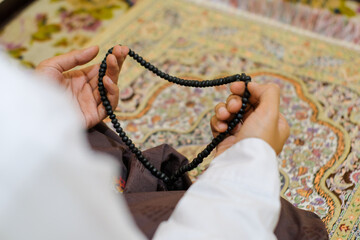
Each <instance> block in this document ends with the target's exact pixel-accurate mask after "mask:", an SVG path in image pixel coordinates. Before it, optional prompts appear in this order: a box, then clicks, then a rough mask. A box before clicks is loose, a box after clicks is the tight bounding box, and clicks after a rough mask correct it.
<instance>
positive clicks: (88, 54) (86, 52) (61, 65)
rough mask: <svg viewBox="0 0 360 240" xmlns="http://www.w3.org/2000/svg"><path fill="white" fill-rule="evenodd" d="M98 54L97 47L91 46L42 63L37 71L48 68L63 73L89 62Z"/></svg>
mask: <svg viewBox="0 0 360 240" xmlns="http://www.w3.org/2000/svg"><path fill="white" fill-rule="evenodd" d="M98 52H99V47H98V46H92V47H89V48H85V49H81V50H74V51H71V52H68V53H65V54H62V55H59V56H56V57H53V58H49V59H46V60H44V61H42V62H41V63H40V64H39V65H38V67H37V70H41V69H42V68H49V67H50V68H55V69H56V70H58V71H59V72H65V71H68V70H70V69H72V68H74V67H76V66H79V65H83V64H86V63H88V62H90V61H91V60H93V59H94V58H95V57H96V55H97V54H98Z"/></svg>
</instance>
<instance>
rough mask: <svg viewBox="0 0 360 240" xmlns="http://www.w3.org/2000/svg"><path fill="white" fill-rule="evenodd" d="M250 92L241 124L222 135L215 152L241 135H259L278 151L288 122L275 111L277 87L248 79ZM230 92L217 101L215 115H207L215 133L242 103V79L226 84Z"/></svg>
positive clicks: (276, 107) (227, 146)
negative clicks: (223, 98)
mask: <svg viewBox="0 0 360 240" xmlns="http://www.w3.org/2000/svg"><path fill="white" fill-rule="evenodd" d="M248 90H249V92H250V94H251V96H250V98H249V105H250V106H251V107H250V108H248V110H247V112H246V113H245V114H244V119H243V121H244V122H243V124H241V123H239V124H238V125H237V126H236V128H235V129H234V130H233V131H232V134H231V135H230V136H229V137H227V138H226V139H224V141H222V142H221V143H220V144H219V145H218V148H217V152H216V155H219V154H220V153H222V152H223V151H225V150H226V149H228V148H229V147H231V146H232V145H234V144H235V143H237V142H238V141H240V140H242V139H245V138H260V139H262V140H264V141H265V142H267V143H268V144H269V145H270V146H271V147H272V148H273V149H274V150H275V152H276V154H279V153H280V152H281V150H282V148H283V146H284V144H285V142H286V139H287V138H288V137H289V134H290V129H289V125H288V123H287V121H286V119H285V118H284V116H283V115H282V114H280V112H279V105H280V89H279V87H278V86H277V85H275V84H258V83H253V82H251V83H249V84H248ZM230 91H231V92H232V93H233V94H232V95H230V96H229V97H228V98H227V101H226V103H219V104H218V105H216V107H215V116H213V117H212V119H211V129H212V131H213V135H214V136H216V135H217V134H219V133H221V132H225V131H226V129H227V127H228V125H227V123H228V122H229V121H230V120H231V119H232V118H233V116H234V114H236V113H237V112H238V111H239V110H240V108H241V105H242V101H241V96H242V95H243V94H244V91H245V84H244V83H243V82H235V83H233V84H232V85H231V86H230Z"/></svg>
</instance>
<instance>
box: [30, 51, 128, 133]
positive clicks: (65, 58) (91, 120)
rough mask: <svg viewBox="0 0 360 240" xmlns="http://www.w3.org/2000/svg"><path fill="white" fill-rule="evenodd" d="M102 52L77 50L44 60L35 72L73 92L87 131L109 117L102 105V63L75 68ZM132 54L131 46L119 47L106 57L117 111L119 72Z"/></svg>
mask: <svg viewBox="0 0 360 240" xmlns="http://www.w3.org/2000/svg"><path fill="white" fill-rule="evenodd" d="M98 52H99V47H98V46H93V47H89V48H86V49H82V50H74V51H71V52H69V53H66V54H63V55H60V56H56V57H53V58H49V59H47V60H44V61H42V62H41V63H40V64H39V65H38V66H37V68H36V70H35V71H36V72H37V73H39V74H40V75H43V76H46V77H49V78H53V79H55V80H57V81H58V82H59V83H60V84H61V85H63V86H65V87H66V88H67V89H69V90H70V91H71V92H72V94H73V96H74V97H75V98H76V100H77V102H78V103H79V106H80V109H81V111H82V113H83V116H84V119H85V123H86V127H87V128H90V127H93V126H95V125H96V124H98V123H99V122H101V121H102V120H103V119H104V118H105V117H106V110H105V108H104V106H103V105H102V102H101V99H100V93H99V90H98V73H99V68H100V64H94V65H91V66H89V67H85V68H82V69H77V70H71V69H72V68H74V67H77V66H80V65H83V64H86V63H88V62H90V61H91V60H93V59H94V58H95V57H96V55H97V54H98ZM128 52H129V49H128V48H127V47H122V46H115V47H114V49H113V52H112V54H109V55H108V57H107V58H106V64H107V70H106V75H105V76H104V78H103V82H104V86H105V89H106V91H107V97H108V99H109V102H110V104H111V106H112V107H113V110H114V109H115V107H116V106H117V103H118V99H119V89H118V86H117V81H118V77H119V73H120V70H121V66H122V64H123V62H124V60H125V58H126V56H127V54H128ZM68 70H71V71H68Z"/></svg>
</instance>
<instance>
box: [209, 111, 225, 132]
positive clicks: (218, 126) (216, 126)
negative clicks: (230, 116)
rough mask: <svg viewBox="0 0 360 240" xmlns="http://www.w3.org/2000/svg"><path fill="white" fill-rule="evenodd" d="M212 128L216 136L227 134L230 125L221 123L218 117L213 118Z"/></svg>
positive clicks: (211, 121)
mask: <svg viewBox="0 0 360 240" xmlns="http://www.w3.org/2000/svg"><path fill="white" fill-rule="evenodd" d="M210 127H211V131H212V133H213V135H214V136H216V135H217V134H218V133H221V132H225V131H226V130H227V127H228V125H227V123H226V122H223V121H220V120H218V119H217V118H216V116H213V117H212V118H211V120H210Z"/></svg>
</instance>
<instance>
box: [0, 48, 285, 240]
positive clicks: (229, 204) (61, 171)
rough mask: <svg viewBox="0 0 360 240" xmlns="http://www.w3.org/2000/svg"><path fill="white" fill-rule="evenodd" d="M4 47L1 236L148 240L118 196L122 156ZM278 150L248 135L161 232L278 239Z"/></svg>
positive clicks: (0, 61)
mask: <svg viewBox="0 0 360 240" xmlns="http://www.w3.org/2000/svg"><path fill="white" fill-rule="evenodd" d="M14 65H16V64H15V63H14V62H12V61H11V60H9V59H8V58H6V57H5V56H3V55H0V72H1V81H0V83H1V88H0V89H1V91H0V110H1V118H0V239H2V240H12V239H16V240H18V239H19V240H20V239H27V240H32V239H34V240H57V239H76V240H80V239H81V240H82V239H84V240H85V239H86V240H92V239H102V240H105V239H106V240H110V239H116V240H119V239H131V240H136V239H145V236H144V235H143V234H142V233H141V231H140V230H139V229H138V228H137V226H136V225H135V223H134V221H133V219H132V218H131V215H130V212H129V210H128V209H127V206H126V203H125V201H124V199H123V197H122V195H121V194H118V193H116V192H115V191H114V190H113V189H114V188H113V186H112V184H113V182H112V178H113V177H114V176H116V170H117V169H118V167H119V166H118V165H117V162H116V161H114V160H113V159H112V158H111V157H110V156H107V155H104V154H99V153H95V152H94V151H92V150H91V149H90V147H89V144H88V143H87V139H86V136H85V133H84V131H83V123H82V117H81V114H80V111H79V110H78V109H77V107H76V104H74V102H73V101H72V99H71V97H70V95H69V93H66V92H65V91H64V90H63V89H62V88H61V87H59V86H58V85H57V84H54V83H53V82H52V81H51V80H47V81H45V80H43V79H41V80H40V79H37V78H35V77H34V76H33V74H32V72H30V71H25V70H23V69H20V68H19V67H18V66H14ZM279 184H280V183H279V179H278V168H277V161H276V154H275V152H274V150H273V149H272V148H271V147H270V146H269V145H268V144H267V143H266V142H264V141H262V140H260V139H255V138H252V139H246V140H243V141H241V142H239V143H237V144H236V145H234V146H233V147H231V148H230V149H228V150H227V151H225V152H224V153H223V154H221V155H220V156H218V157H217V158H216V159H214V160H213V162H212V163H211V165H210V167H209V169H208V170H207V171H206V172H205V173H204V174H203V175H202V176H201V177H200V178H199V180H198V181H197V182H196V183H195V184H193V185H192V186H191V187H190V189H189V190H188V191H187V192H186V194H185V195H184V197H183V198H182V199H181V200H180V201H179V203H178V205H177V207H176V209H175V211H174V213H173V214H172V216H171V217H170V219H169V220H168V221H166V222H163V223H162V224H161V225H160V227H159V228H158V230H157V232H156V233H155V236H154V239H164V240H171V239H197V240H198V239H221V240H223V239H256V240H259V239H264V240H265V239H266V240H269V239H276V237H275V235H274V233H273V232H274V229H275V227H276V224H277V221H278V218H279V214H280V199H279V189H280V188H279Z"/></svg>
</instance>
